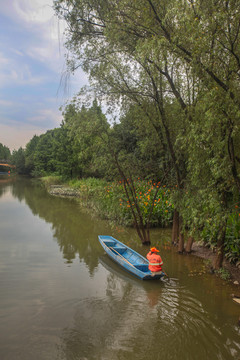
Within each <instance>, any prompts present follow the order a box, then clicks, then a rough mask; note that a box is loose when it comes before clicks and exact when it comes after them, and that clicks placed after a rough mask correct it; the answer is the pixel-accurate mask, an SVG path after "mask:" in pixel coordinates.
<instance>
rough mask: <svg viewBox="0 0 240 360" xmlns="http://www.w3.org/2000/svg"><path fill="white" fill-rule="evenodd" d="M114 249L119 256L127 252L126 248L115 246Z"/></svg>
mask: <svg viewBox="0 0 240 360" xmlns="http://www.w3.org/2000/svg"><path fill="white" fill-rule="evenodd" d="M113 249H114V250H115V251H116V252H118V253H119V254H123V253H124V252H125V251H126V248H125V247H123V246H114V247H113Z"/></svg>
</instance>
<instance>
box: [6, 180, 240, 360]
mask: <svg viewBox="0 0 240 360" xmlns="http://www.w3.org/2000/svg"><path fill="white" fill-rule="evenodd" d="M99 234H102V235H112V236H114V237H116V238H117V239H119V240H120V241H122V242H124V243H126V244H127V245H129V246H131V247H132V248H134V249H135V250H137V251H138V252H140V253H142V254H143V255H146V253H147V250H148V249H146V248H143V247H142V246H141V245H140V243H139V241H138V239H137V237H136V234H135V232H134V231H133V230H130V229H124V228H120V227H117V226H113V225H110V224H109V223H108V222H106V221H103V220H100V219H96V218H94V217H92V216H91V215H89V214H88V213H86V211H85V210H83V209H81V208H80V206H79V204H78V202H77V200H75V199H63V198H56V197H53V196H50V195H49V194H48V193H47V192H46V191H45V189H44V188H42V187H41V186H40V185H39V184H37V183H36V182H33V181H30V180H28V179H22V178H17V177H16V178H11V177H3V176H2V177H0V291H1V293H0V294H1V295H0V359H1V360H33V359H34V360H55V359H57V360H76V359H79V360H80V359H81V360H86V359H89V360H92V359H99V360H105V359H106V360H108V359H110V360H112V359H113V360H115V359H145V360H148V359H149V360H157V359H164V360H170V359H171V360H172V359H173V360H174V359H178V360H188V359H189V360H195V359H196V360H198V359H199V360H202V359H204V360H208V359H209V360H214V359H221V360H228V359H229V360H230V359H234V360H236V359H237V360H239V359H240V329H239V327H238V326H237V320H238V317H239V315H240V307H239V305H238V304H235V303H233V301H232V299H231V297H230V294H231V293H232V292H234V287H233V285H231V284H229V283H227V282H224V281H223V280H221V279H218V278H216V277H214V276H213V275H210V274H206V273H204V263H203V260H201V259H198V258H196V257H194V256H188V257H186V256H180V255H178V254H176V250H175V249H171V248H170V247H169V240H170V230H154V231H152V241H153V245H157V246H158V247H159V248H160V250H161V255H162V258H163V260H164V267H165V270H166V272H167V273H168V275H169V276H170V278H171V280H170V281H167V280H166V281H164V282H163V281H158V282H155V281H153V282H151V281H146V282H143V281H141V280H138V279H136V278H134V277H132V276H131V275H130V274H128V273H126V272H125V271H124V270H122V269H120V268H119V267H118V265H117V264H115V263H113V262H112V261H111V260H110V259H109V258H108V257H107V255H106V254H105V253H104V251H103V249H102V248H101V245H100V244H99V243H98V240H97V236H98V235H99Z"/></svg>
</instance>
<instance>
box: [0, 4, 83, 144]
mask: <svg viewBox="0 0 240 360" xmlns="http://www.w3.org/2000/svg"><path fill="white" fill-rule="evenodd" d="M63 30H64V23H63V22H59V20H58V18H56V16H55V15H54V11H53V9H52V0H6V1H3V0H2V1H1V6H0V143H2V144H3V145H5V146H8V147H9V148H10V149H11V150H13V149H18V148H19V147H20V146H22V147H24V146H25V145H26V143H27V142H28V141H29V140H30V139H31V138H32V137H33V135H34V134H37V135H40V134H42V133H44V132H46V131H47V130H48V129H53V128H55V127H58V126H59V125H60V123H61V121H62V116H61V112H60V111H59V108H60V106H61V105H64V103H66V102H67V101H68V100H69V99H70V98H72V96H73V94H74V93H76V92H77V91H78V90H79V89H80V88H81V87H82V86H83V85H85V84H86V83H87V78H86V75H85V74H84V73H83V72H82V71H81V70H80V71H79V72H78V73H77V74H76V75H74V77H71V78H70V79H69V81H68V83H67V89H66V84H65V83H64V82H61V78H62V75H63V74H64V71H65V70H66V66H65V58H64V53H65V49H64V46H63V41H64V36H63Z"/></svg>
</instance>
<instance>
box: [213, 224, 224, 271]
mask: <svg viewBox="0 0 240 360" xmlns="http://www.w3.org/2000/svg"><path fill="white" fill-rule="evenodd" d="M225 234H226V223H225V224H224V225H223V226H222V228H221V229H220V231H219V236H218V241H217V253H216V257H215V260H214V270H219V269H220V268H221V267H222V263H223V258H224V240H225Z"/></svg>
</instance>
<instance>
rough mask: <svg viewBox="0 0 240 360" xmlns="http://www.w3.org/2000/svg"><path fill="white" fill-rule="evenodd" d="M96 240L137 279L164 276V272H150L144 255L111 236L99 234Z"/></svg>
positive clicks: (154, 278) (151, 278)
mask: <svg viewBox="0 0 240 360" xmlns="http://www.w3.org/2000/svg"><path fill="white" fill-rule="evenodd" d="M98 240H99V242H100V244H101V245H102V247H103V248H104V250H105V251H106V253H107V254H108V255H109V257H110V258H111V259H113V260H114V261H115V262H116V263H117V264H119V265H120V266H121V267H122V268H123V269H124V270H126V271H128V272H129V273H131V274H133V275H134V276H136V277H138V278H139V279H141V280H159V279H160V278H162V277H163V276H165V274H164V272H160V273H153V272H151V271H150V270H149V269H148V265H149V262H148V260H147V259H146V258H145V257H143V256H142V255H141V254H139V253H137V252H136V251H134V250H133V249H131V248H130V247H128V246H127V245H125V244H123V243H122V242H120V241H119V240H117V239H115V238H113V237H112V236H108V235H99V236H98Z"/></svg>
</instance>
